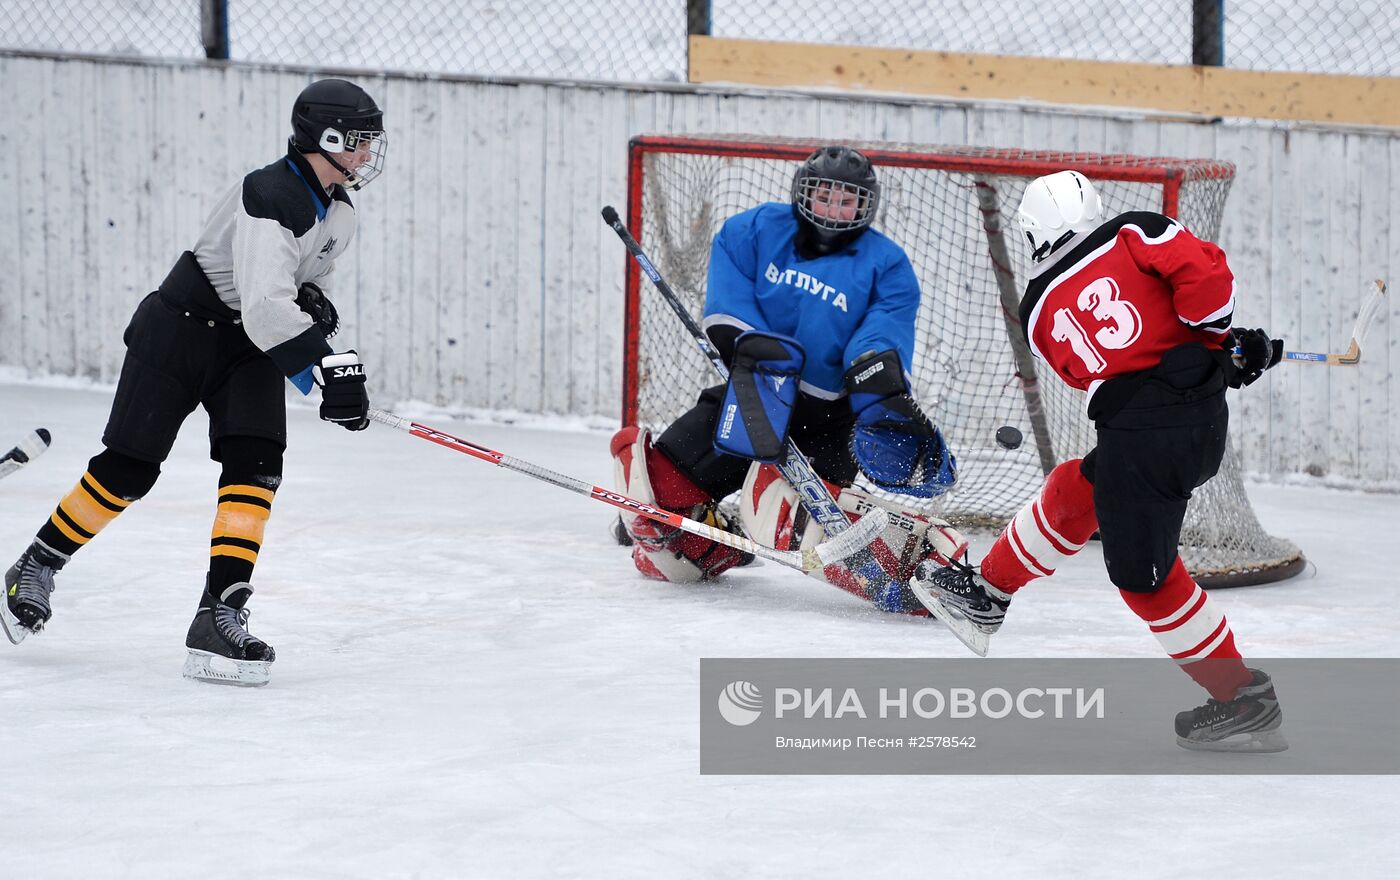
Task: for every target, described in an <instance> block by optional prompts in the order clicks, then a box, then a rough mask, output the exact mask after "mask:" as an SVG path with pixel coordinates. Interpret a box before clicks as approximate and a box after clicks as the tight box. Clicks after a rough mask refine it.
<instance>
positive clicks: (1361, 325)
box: [1283, 278, 1385, 367]
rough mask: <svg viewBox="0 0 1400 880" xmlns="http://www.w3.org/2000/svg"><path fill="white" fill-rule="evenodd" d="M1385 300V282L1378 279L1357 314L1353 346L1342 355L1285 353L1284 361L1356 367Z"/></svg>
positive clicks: (1301, 352)
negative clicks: (1372, 325) (1372, 324)
mask: <svg viewBox="0 0 1400 880" xmlns="http://www.w3.org/2000/svg"><path fill="white" fill-rule="evenodd" d="M1384 300H1385V282H1384V281H1382V280H1380V279H1379V278H1377V279H1376V280H1375V281H1372V282H1371V295H1370V297H1369V298H1367V300H1366V302H1365V303H1364V304H1363V305H1362V306H1361V311H1359V312H1357V314H1356V326H1355V327H1353V328H1352V330H1351V345H1349V346H1347V350H1346V351H1344V352H1342V353H1341V354H1322V353H1319V352H1311V351H1285V352H1284V353H1283V359H1284V360H1286V361H1296V362H1298V363H1304V364H1326V365H1327V366H1329V367H1354V366H1356V365H1357V364H1358V363H1360V361H1361V343H1362V342H1365V341H1366V331H1368V330H1370V329H1371V322H1372V321H1373V320H1375V318H1376V312H1378V311H1380V307H1381V302H1383V301H1384Z"/></svg>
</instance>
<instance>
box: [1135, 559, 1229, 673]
mask: <svg viewBox="0 0 1400 880" xmlns="http://www.w3.org/2000/svg"><path fill="white" fill-rule="evenodd" d="M1119 592H1120V593H1121V594H1122V595H1123V601H1124V602H1126V603H1128V607H1129V608H1131V609H1133V613H1135V614H1137V616H1138V617H1141V618H1142V619H1143V620H1145V621H1147V626H1148V628H1149V629H1150V630H1152V634H1153V635H1155V636H1156V637H1157V641H1159V642H1161V643H1162V648H1163V649H1165V650H1166V652H1167V654H1168V655H1169V656H1170V657H1171V658H1172V659H1173V660H1175V661H1176V662H1177V663H1180V664H1181V670H1182V671H1183V672H1185V673H1186V674H1187V675H1189V676H1191V677H1192V678H1193V679H1195V681H1196V683H1197V684H1199V685H1200V686H1201V687H1203V688H1205V689H1206V690H1207V691H1209V692H1210V695H1211V696H1212V697H1214V698H1215V699H1217V700H1230V699H1233V698H1234V696H1235V691H1236V690H1238V689H1239V688H1240V687H1242V686H1243V685H1245V684H1247V683H1249V681H1250V672H1249V670H1248V669H1246V668H1245V665H1244V660H1243V659H1242V658H1241V657H1240V652H1239V649H1238V648H1236V647H1235V634H1234V633H1233V632H1231V630H1230V623H1229V621H1227V620H1226V619H1225V614H1224V613H1223V612H1222V611H1221V610H1220V609H1219V608H1217V607H1216V605H1215V603H1214V602H1212V601H1211V600H1210V596H1209V594H1207V593H1206V591H1205V590H1203V589H1201V587H1200V585H1199V584H1197V583H1196V582H1195V581H1194V580H1192V579H1191V575H1190V574H1189V573H1187V571H1186V566H1185V565H1183V564H1182V562H1181V557H1177V560H1176V562H1175V563H1174V564H1173V565H1172V570H1171V571H1170V572H1169V573H1168V574H1167V578H1166V580H1164V581H1162V585H1161V586H1160V587H1158V588H1157V590H1156V591H1155V592H1152V593H1130V592H1128V591H1127V590H1119Z"/></svg>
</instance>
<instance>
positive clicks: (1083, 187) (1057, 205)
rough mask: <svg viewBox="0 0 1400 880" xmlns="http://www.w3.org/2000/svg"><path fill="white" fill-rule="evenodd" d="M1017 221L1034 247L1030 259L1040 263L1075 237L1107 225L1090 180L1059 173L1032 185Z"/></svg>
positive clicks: (1078, 174)
mask: <svg viewBox="0 0 1400 880" xmlns="http://www.w3.org/2000/svg"><path fill="white" fill-rule="evenodd" d="M1016 219H1017V220H1018V221H1019V222H1020V224H1021V229H1022V230H1023V231H1024V232H1025V233H1026V238H1027V240H1029V241H1030V243H1031V259H1032V260H1034V261H1035V262H1037V263H1039V262H1040V261H1041V260H1044V259H1045V258H1046V257H1048V256H1050V255H1051V254H1052V253H1054V252H1055V251H1057V250H1059V249H1060V248H1061V247H1062V246H1063V245H1065V244H1066V243H1068V242H1069V241H1070V239H1072V238H1074V236H1076V235H1078V234H1081V233H1085V232H1093V231H1094V230H1095V229H1097V228H1098V227H1099V225H1100V224H1101V223H1103V221H1104V217H1103V204H1102V203H1101V202H1100V201H1099V194H1098V193H1097V192H1096V191H1095V190H1094V185H1093V184H1092V183H1090V182H1089V178H1087V177H1085V176H1084V175H1082V174H1080V173H1079V172H1078V171H1057V172H1055V173H1054V174H1047V175H1045V176H1044V177H1037V178H1036V179H1035V180H1032V181H1031V183H1030V186H1027V187H1026V194H1025V195H1024V196H1022V197H1021V207H1020V208H1019V209H1018V210H1017V212H1016Z"/></svg>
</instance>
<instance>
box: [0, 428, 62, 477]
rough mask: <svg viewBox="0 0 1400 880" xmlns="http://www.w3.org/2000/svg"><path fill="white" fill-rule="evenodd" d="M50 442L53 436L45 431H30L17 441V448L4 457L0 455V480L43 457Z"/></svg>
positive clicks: (39, 429) (37, 429)
mask: <svg viewBox="0 0 1400 880" xmlns="http://www.w3.org/2000/svg"><path fill="white" fill-rule="evenodd" d="M52 442H53V436H52V435H51V434H49V432H48V431H47V430H46V429H44V428H35V429H34V430H33V431H30V432H29V433H28V434H27V435H26V436H25V438H24V439H23V440H21V441H19V445H18V446H16V447H15V448H14V449H11V450H10V451H9V452H7V453H5V454H4V455H0V479H4V478H5V477H8V476H9V475H10V474H12V473H14V472H15V471H17V470H19V469H20V468H22V467H24V466H25V465H27V464H29V463H30V462H31V461H33V460H34V459H36V458H38V457H39V456H41V455H43V454H44V451H45V450H47V449H48V448H49V444H50V443H52Z"/></svg>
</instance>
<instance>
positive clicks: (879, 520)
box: [803, 507, 890, 571]
mask: <svg viewBox="0 0 1400 880" xmlns="http://www.w3.org/2000/svg"><path fill="white" fill-rule="evenodd" d="M889 524H890V518H889V516H888V515H887V514H886V513H885V512H884V511H883V510H881V509H880V508H878V507H875V508H871V509H870V510H868V511H867V512H866V513H865V515H864V516H862V517H861V518H860V519H858V520H856V521H855V522H854V523H852V524H851V527H850V528H848V529H846V530H845V531H843V532H841V533H839V534H837V535H836V537H834V538H828V539H827V540H825V541H822V542H821V543H820V544H818V545H817V546H815V547H813V548H812V549H811V551H809V552H811V553H812V555H813V556H814V557H816V565H815V566H813V568H811V569H808V570H809V571H811V570H815V569H819V568H825V567H826V566H828V565H830V564H831V563H833V562H840V561H841V560H843V559H845V558H846V557H848V556H850V555H851V554H853V553H856V552H858V551H860V550H863V549H865V548H866V547H869V546H870V545H871V543H873V542H874V540H875V539H876V538H878V537H880V535H882V534H884V532H885V528H886V527H887V526H888V525H889ZM803 567H804V568H806V566H805V565H804V566H803Z"/></svg>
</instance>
